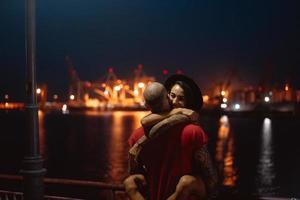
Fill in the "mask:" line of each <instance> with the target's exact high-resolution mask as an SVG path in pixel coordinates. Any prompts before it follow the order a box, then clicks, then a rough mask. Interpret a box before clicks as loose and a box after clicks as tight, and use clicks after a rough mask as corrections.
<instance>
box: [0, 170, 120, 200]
mask: <svg viewBox="0 0 300 200" xmlns="http://www.w3.org/2000/svg"><path fill="white" fill-rule="evenodd" d="M0 180H6V181H18V182H21V181H23V177H22V176H18V175H8V174H0ZM44 183H45V184H46V185H55V186H77V187H80V188H95V189H98V190H106V191H108V192H109V195H108V197H107V200H117V195H116V193H117V192H119V193H120V192H121V193H124V191H125V189H124V186H123V185H122V184H111V183H104V182H97V181H85V180H74V179H57V178H44ZM123 196H125V195H124V194H123ZM19 199H22V200H23V193H22V192H12V191H5V190H0V200H19ZM44 199H47V200H48V199H49V200H54V199H55V200H58V199H60V200H75V199H76V200H80V199H78V198H73V197H72V198H71V197H60V196H47V195H45V196H44ZM118 199H126V198H120V197H119V198H118Z"/></svg>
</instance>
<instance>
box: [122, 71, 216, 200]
mask: <svg viewBox="0 0 300 200" xmlns="http://www.w3.org/2000/svg"><path fill="white" fill-rule="evenodd" d="M143 95H144V99H145V104H146V106H147V107H148V108H149V109H150V111H151V113H150V114H149V115H147V116H145V117H144V118H143V119H142V120H141V124H142V126H141V127H140V128H138V129H137V130H135V131H134V132H133V133H132V135H131V136H130V138H129V140H128V142H129V146H130V150H129V173H130V176H129V177H128V178H126V180H125V181H124V185H125V190H126V193H127V195H128V197H129V198H130V199H131V200H144V199H147V200H192V199H199V200H200V199H209V198H211V197H213V196H214V195H215V193H216V187H217V182H218V181H217V175H216V171H215V168H214V167H213V165H212V161H211V158H210V155H209V152H208V150H207V142H208V138H207V135H206V134H205V132H204V131H203V129H202V128H201V127H200V125H199V123H198V118H199V111H200V109H201V107H202V104H203V99H202V94H201V91H200V89H199V87H198V86H197V84H196V83H195V82H194V81H193V80H192V79H190V78H189V77H187V76H184V75H173V76H170V77H169V78H168V79H167V80H166V82H165V84H164V85H162V84H160V83H158V82H153V83H150V84H149V85H148V86H147V87H146V89H145V91H144V94H143Z"/></svg>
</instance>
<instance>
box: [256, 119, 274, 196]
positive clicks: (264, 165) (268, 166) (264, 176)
mask: <svg viewBox="0 0 300 200" xmlns="http://www.w3.org/2000/svg"><path fill="white" fill-rule="evenodd" d="M261 137H262V138H261V141H262V142H261V148H260V159H259V164H258V171H257V173H258V179H257V183H258V187H257V188H258V189H257V190H258V191H257V192H258V194H260V195H272V194H274V189H275V188H274V179H275V173H274V163H273V158H272V157H273V149H272V121H271V120H270V119H269V118H265V119H264V122H263V127H262V136H261Z"/></svg>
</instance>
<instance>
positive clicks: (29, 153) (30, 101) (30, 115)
mask: <svg viewBox="0 0 300 200" xmlns="http://www.w3.org/2000/svg"><path fill="white" fill-rule="evenodd" d="M25 2H26V11H25V13H26V16H25V23H26V32H25V34H26V38H25V41H26V44H25V47H26V69H27V70H26V88H25V89H26V105H25V110H26V120H27V122H26V125H27V131H26V133H28V135H26V151H25V156H24V159H23V167H22V170H21V171H20V172H21V173H22V174H23V177H24V181H23V184H24V199H25V200H42V199H43V197H44V182H43V177H44V174H45V172H46V170H45V169H44V168H43V160H42V157H41V156H40V154H39V134H38V133H39V132H38V131H39V130H38V106H37V98H36V75H35V71H36V70H35V0H26V1H25Z"/></svg>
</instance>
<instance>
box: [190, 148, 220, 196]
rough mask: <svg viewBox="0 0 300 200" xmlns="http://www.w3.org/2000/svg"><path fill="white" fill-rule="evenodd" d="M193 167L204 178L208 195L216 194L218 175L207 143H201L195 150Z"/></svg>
mask: <svg viewBox="0 0 300 200" xmlns="http://www.w3.org/2000/svg"><path fill="white" fill-rule="evenodd" d="M195 167H196V169H195V170H196V173H199V175H200V176H201V178H202V179H203V180H204V183H205V185H206V189H207V194H208V196H210V197H212V196H215V195H217V187H218V176H217V171H216V168H215V167H214V165H213V163H212V160H211V156H210V154H209V152H208V149H207V145H203V146H202V147H201V148H199V149H197V150H196V152H195Z"/></svg>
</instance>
